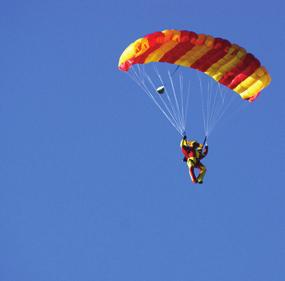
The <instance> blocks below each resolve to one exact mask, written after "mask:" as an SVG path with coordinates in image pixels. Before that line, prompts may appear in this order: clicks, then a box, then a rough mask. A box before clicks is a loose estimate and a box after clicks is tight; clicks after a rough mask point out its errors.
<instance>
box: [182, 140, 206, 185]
mask: <svg viewBox="0 0 285 281" xmlns="http://www.w3.org/2000/svg"><path fill="white" fill-rule="evenodd" d="M180 146H181V150H182V153H183V155H184V161H185V162H187V165H188V167H189V174H190V177H191V180H192V182H193V183H197V182H198V183H203V179H204V176H205V173H206V167H205V166H204V165H203V164H202V163H201V162H200V160H201V159H203V158H204V157H205V156H206V155H207V154H208V146H207V145H206V146H205V148H204V151H203V145H202V144H198V143H196V142H195V141H192V142H190V141H187V140H185V139H183V140H182V141H181V144H180ZM195 168H197V169H199V175H198V177H196V176H195V173H194V169H195Z"/></svg>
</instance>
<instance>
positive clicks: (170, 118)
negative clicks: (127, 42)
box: [138, 65, 180, 132]
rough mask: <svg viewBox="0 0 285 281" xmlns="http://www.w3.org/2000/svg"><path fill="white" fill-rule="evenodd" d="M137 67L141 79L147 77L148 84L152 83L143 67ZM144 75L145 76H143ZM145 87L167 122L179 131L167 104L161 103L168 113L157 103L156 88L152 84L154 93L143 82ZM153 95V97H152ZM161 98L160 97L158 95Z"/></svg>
mask: <svg viewBox="0 0 285 281" xmlns="http://www.w3.org/2000/svg"><path fill="white" fill-rule="evenodd" d="M138 68H139V70H140V73H141V74H140V75H141V76H142V77H143V79H145V77H147V78H148V81H149V82H150V84H152V85H154V83H153V81H152V80H151V78H150V77H149V76H148V75H147V74H146V72H145V71H144V67H143V66H142V69H141V68H140V66H139V65H138ZM144 76H145V77H144ZM144 86H145V89H146V90H147V91H148V93H149V94H150V95H151V97H152V100H153V101H154V102H155V104H156V105H157V106H158V108H159V109H160V110H161V112H162V113H163V114H164V115H165V116H166V118H167V119H168V120H169V122H170V123H171V124H172V125H173V126H174V127H175V129H176V130H177V131H178V132H180V131H179V126H178V123H177V120H176V119H175V116H173V114H172V113H171V111H170V110H169V108H168V106H167V105H166V103H165V102H164V101H163V102H162V104H163V105H164V106H165V107H166V109H168V114H167V113H166V112H165V110H164V109H163V108H162V106H161V105H160V104H159V103H158V101H157V100H156V99H155V97H156V96H157V93H156V88H155V86H153V88H154V93H155V94H154V95H153V94H152V93H151V91H150V90H149V88H148V87H147V86H146V84H144ZM154 96H155V97H154ZM160 98H161V97H160ZM170 120H171V121H170Z"/></svg>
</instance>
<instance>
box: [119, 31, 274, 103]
mask: <svg viewBox="0 0 285 281" xmlns="http://www.w3.org/2000/svg"><path fill="white" fill-rule="evenodd" d="M150 62H167V63H171V64H176V65H178V66H184V67H191V68H194V69H196V70H199V71H201V72H204V73H205V74H207V75H209V76H210V77H212V78H213V79H214V80H216V81H217V82H219V83H220V84H223V85H225V86H226V87H228V88H229V89H232V90H233V91H235V92H236V93H238V94H239V95H240V96H241V98H242V99H245V100H249V101H253V100H255V98H256V97H257V96H258V95H259V93H260V91H261V90H263V89H264V88H265V87H266V86H268V85H269V83H270V81H271V77H270V75H269V73H268V72H267V70H266V69H265V67H264V66H261V64H260V62H259V60H258V59H257V58H255V56H254V55H252V54H250V53H247V51H246V50H245V49H243V48H241V47H239V46H238V45H236V44H232V43H230V42H229V41H228V40H225V39H222V38H215V37H212V36H210V35H205V34H196V33H195V32H192V31H186V30H181V31H180V30H164V31H161V32H154V33H151V34H149V35H146V36H145V37H143V38H139V39H138V40H136V41H135V42H133V43H131V44H130V45H129V46H128V47H127V48H126V49H125V51H124V52H123V53H122V55H121V57H120V60H119V69H120V70H122V71H128V70H129V69H130V68H131V67H132V65H134V64H147V63H150Z"/></svg>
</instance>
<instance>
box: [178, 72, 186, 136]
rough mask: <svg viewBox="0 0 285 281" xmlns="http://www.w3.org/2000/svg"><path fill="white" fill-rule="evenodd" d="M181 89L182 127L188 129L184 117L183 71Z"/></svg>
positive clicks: (180, 81)
mask: <svg viewBox="0 0 285 281" xmlns="http://www.w3.org/2000/svg"><path fill="white" fill-rule="evenodd" d="M179 86H180V87H179V89H180V101H181V105H180V107H181V120H182V129H183V131H185V129H186V124H185V118H184V106H183V104H184V99H183V76H182V75H181V73H180V74H179Z"/></svg>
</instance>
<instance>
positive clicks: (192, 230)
mask: <svg viewBox="0 0 285 281" xmlns="http://www.w3.org/2000/svg"><path fill="white" fill-rule="evenodd" d="M170 2H172V3H171V4H170ZM284 8H285V4H283V2H282V1H274V0H273V1H267V2H262V1H257V0H254V1H237V2H234V1H225V0H223V1H189V0H187V1H186V0H183V1H178V0H177V1H166V0H165V1H161V0H155V1H150V0H146V1H130V0H122V1H101V0H99V1H98V0H96V1H91V0H81V1H79V0H78V1H75V0H64V1H62V0H50V1H30V0H27V1H19V0H18V1H14V0H9V1H2V2H1V4H0V35H1V44H0V46H1V47H0V50H1V55H0V74H1V75H0V132H1V137H0V144H1V145H0V281H79V280H80V281H95V280H96V281H229V280H230V281H240V280H242V281H253V280H258V281H268V280H270V281H283V280H284V279H285V265H284V261H285V239H284V237H285V221H284V196H285V189H284V187H285V185H284V175H285V173H284V160H285V159H284V158H285V157H284V156H285V153H284V152H285V149H284V148H285V146H284V142H285V129H284V122H285V118H284V102H285V98H284V79H285V78H284V74H285V72H284V63H285V55H284V48H285V33H284V26H285V17H284ZM166 28H176V29H188V30H194V31H196V32H198V33H206V34H212V35H214V36H220V37H224V38H228V39H229V40H231V41H232V42H237V43H239V44H240V45H242V46H244V47H245V48H247V49H248V50H249V51H251V52H253V53H254V54H256V56H257V57H259V58H260V59H261V61H262V63H263V64H264V65H266V67H267V69H268V71H269V72H270V73H271V76H272V84H271V85H270V86H269V87H268V88H267V89H266V90H265V91H264V92H263V94H262V95H261V96H260V98H259V99H258V100H257V101H256V102H255V104H253V105H252V106H251V107H250V108H248V109H247V110H246V111H244V112H242V113H241V114H238V115H236V116H235V118H234V120H233V121H231V122H230V123H228V124H227V125H226V124H224V125H222V126H220V127H219V128H217V130H216V131H215V132H214V134H213V135H212V138H211V139H210V143H209V145H210V153H209V155H208V157H207V159H205V161H204V162H205V164H206V165H207V167H208V173H207V175H206V179H205V183H204V184H203V185H202V186H200V185H199V186H194V185H192V184H191V182H190V179H189V176H188V173H187V169H186V167H185V165H184V163H182V162H181V152H180V149H179V135H178V134H177V132H176V131H175V130H174V129H173V128H172V127H171V126H170V125H169V124H168V123H167V121H166V120H165V119H164V118H163V117H162V115H161V114H160V112H158V111H157V109H156V108H155V107H154V106H153V104H152V103H151V102H150V100H149V99H148V98H147V97H146V96H144V95H142V94H141V91H140V89H139V88H138V87H137V85H136V84H135V83H132V81H131V80H130V79H129V78H128V77H127V76H126V75H125V74H124V73H122V72H120V71H118V70H117V63H118V58H119V56H120V54H121V52H122V51H123V50H124V48H125V47H126V46H127V45H128V44H129V43H130V42H132V41H133V40H135V39H136V38H138V37H140V36H142V35H145V34H147V33H150V32H153V31H157V30H162V29H166ZM191 121H192V120H191ZM192 122H193V121H192ZM194 124H195V122H194ZM200 125H201V123H198V122H197V126H200Z"/></svg>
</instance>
